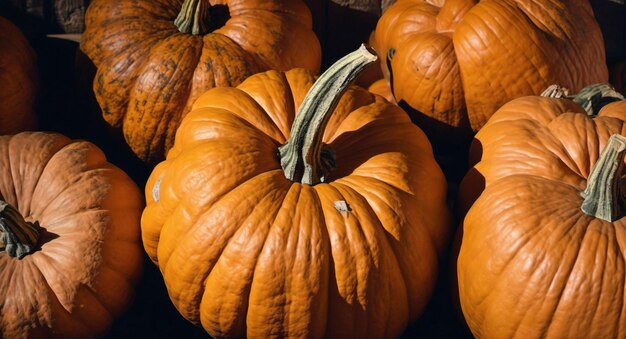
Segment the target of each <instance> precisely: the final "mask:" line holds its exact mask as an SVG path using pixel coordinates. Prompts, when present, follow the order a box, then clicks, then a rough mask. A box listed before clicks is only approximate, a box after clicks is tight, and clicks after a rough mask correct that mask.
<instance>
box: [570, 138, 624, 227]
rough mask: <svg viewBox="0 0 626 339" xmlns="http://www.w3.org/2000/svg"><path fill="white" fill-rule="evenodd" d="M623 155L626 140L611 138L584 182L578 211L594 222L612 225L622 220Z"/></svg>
mask: <svg viewBox="0 0 626 339" xmlns="http://www.w3.org/2000/svg"><path fill="white" fill-rule="evenodd" d="M624 154H626V137H623V136H621V135H619V134H614V135H612V136H611V137H610V138H609V141H608V142H607V144H606V146H605V147H604V150H603V151H602V153H601V154H600V158H598V161H597V162H596V164H595V165H593V168H592V170H591V173H590V174H589V178H588V179H587V188H586V189H585V191H584V192H583V193H582V196H583V198H584V200H583V203H582V205H581V209H582V210H583V212H585V214H587V215H591V216H595V217H596V218H599V219H602V220H606V221H615V220H617V219H619V218H621V217H622V216H623V211H624V207H623V206H624V197H623V196H622V187H621V186H622V185H621V183H622V167H623V166H624Z"/></svg>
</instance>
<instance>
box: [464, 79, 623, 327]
mask: <svg viewBox="0 0 626 339" xmlns="http://www.w3.org/2000/svg"><path fill="white" fill-rule="evenodd" d="M597 89H598V88H597V87H596V88H595V89H592V90H591V92H594V93H592V95H591V96H587V97H586V98H585V97H584V96H582V97H581V96H577V97H576V98H574V99H575V100H576V101H577V102H579V103H584V102H586V103H590V105H585V106H587V107H592V106H594V105H597V104H598V103H599V102H601V101H603V100H597V99H601V98H602V95H603V94H601V92H603V91H602V90H600V91H598V90H597ZM604 92H607V91H604ZM610 96H611V97H609V99H608V101H612V100H615V99H616V98H620V99H623V97H621V96H619V95H618V94H617V93H616V92H612V93H610ZM589 97H591V102H589V100H588V98H589ZM581 99H582V100H581ZM604 100H607V99H606V98H605V99H604ZM605 103H606V102H605ZM596 108H597V107H596ZM596 113H597V115H596V116H589V115H587V113H586V112H585V111H584V110H583V109H582V108H581V106H579V104H577V103H575V102H574V101H571V100H569V99H562V98H561V99H555V98H544V97H524V98H520V99H517V100H514V101H511V102H510V103H508V104H506V105H504V106H503V107H502V108H501V109H500V110H498V112H496V113H495V114H494V115H493V116H492V117H491V119H490V120H489V122H488V123H487V124H486V125H485V126H484V127H483V129H481V130H480V132H478V134H477V135H476V139H475V142H474V145H473V148H474V149H473V151H474V152H475V153H474V156H480V158H479V159H480V161H479V162H478V163H477V164H476V166H475V167H474V168H473V169H472V171H471V174H468V176H467V177H466V178H465V179H464V182H463V184H462V187H461V192H460V195H461V197H462V198H463V199H465V201H466V202H471V201H472V200H473V199H475V197H476V196H477V195H478V194H480V193H481V192H482V194H480V197H479V198H478V199H477V200H476V201H475V203H474V204H473V205H472V206H471V208H470V209H469V212H468V213H467V216H466V217H465V220H464V222H463V240H462V245H461V250H460V255H459V258H458V282H459V297H460V301H461V306H462V309H463V313H464V316H465V319H466V320H467V323H468V325H469V327H470V328H471V330H472V332H473V333H474V335H475V336H476V337H479V338H482V337H485V338H514V337H515V338H538V337H552V338H572V337H580V338H618V337H622V336H623V335H624V330H625V329H626V318H625V317H624V316H625V315H626V309H624V305H625V303H626V296H625V294H624V292H625V291H624V286H625V283H626V266H625V265H624V259H625V258H624V255H625V251H624V244H625V243H626V233H624V230H625V229H626V218H624V216H625V214H624V212H626V205H625V204H626V201H624V197H623V193H622V189H621V181H622V180H623V175H624V174H625V173H624V171H623V164H624V155H625V153H626V138H624V135H626V123H625V120H626V101H623V100H621V101H618V102H613V103H610V104H608V105H606V106H604V108H602V109H601V110H600V111H599V113H598V112H597V110H596ZM612 135H613V137H611V136H612ZM483 187H484V188H483ZM483 190H484V191H483Z"/></svg>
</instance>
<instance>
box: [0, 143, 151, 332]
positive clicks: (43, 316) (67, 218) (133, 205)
mask: <svg viewBox="0 0 626 339" xmlns="http://www.w3.org/2000/svg"><path fill="white" fill-rule="evenodd" d="M0 157H1V159H2V161H0V199H1V200H4V201H6V202H7V203H9V204H10V205H12V206H14V207H15V208H16V209H18V210H19V212H20V213H21V215H23V216H26V219H27V220H28V221H38V222H39V225H40V226H41V227H43V229H44V231H42V233H41V234H40V236H39V242H38V244H37V246H38V249H37V250H36V251H35V252H33V253H30V254H27V255H26V256H25V257H23V258H22V259H17V258H14V257H10V256H9V255H8V254H7V252H0V336H2V337H4V338H26V337H36V338H38V337H59V338H86V337H94V336H96V335H101V334H103V332H104V331H105V330H106V329H107V328H108V327H109V326H110V325H111V323H112V321H113V319H114V318H115V317H117V316H118V315H120V314H121V313H122V312H123V311H124V310H125V308H126V307H127V306H128V304H129V302H130V300H131V298H132V295H133V284H134V283H135V282H136V281H137V280H138V278H139V276H140V274H141V267H142V264H143V259H142V249H141V244H140V238H139V237H140V234H139V231H140V229H139V220H140V213H141V210H142V207H143V200H142V197H141V193H140V191H139V189H138V188H137V186H136V185H135V184H134V183H133V182H132V181H131V179H130V178H129V177H128V176H126V174H125V173H124V172H122V171H121V170H120V169H118V168H117V167H115V166H113V165H111V164H110V163H108V162H106V159H105V157H104V155H103V153H102V152H101V151H100V150H99V149H98V148H97V147H96V146H94V145H93V144H91V143H88V142H85V141H72V140H70V139H68V138H66V137H64V136H61V135H59V134H52V133H42V132H36V133H30V132H24V133H20V134H17V135H15V136H0ZM1 216H2V215H1V213H0V217H1Z"/></svg>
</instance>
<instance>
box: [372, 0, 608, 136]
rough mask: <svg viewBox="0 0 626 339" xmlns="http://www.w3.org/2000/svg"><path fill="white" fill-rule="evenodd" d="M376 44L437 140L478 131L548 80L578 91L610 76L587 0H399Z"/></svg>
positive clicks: (398, 90) (402, 94) (402, 93)
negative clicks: (501, 109)
mask: <svg viewBox="0 0 626 339" xmlns="http://www.w3.org/2000/svg"><path fill="white" fill-rule="evenodd" d="M376 44H377V47H378V54H379V56H380V58H381V59H382V60H384V59H385V58H386V57H387V53H388V51H389V50H390V49H394V50H395V53H394V54H393V58H392V60H391V70H392V75H391V81H393V90H394V95H395V98H396V100H397V101H398V102H401V101H404V102H406V103H407V104H408V105H409V106H410V107H412V108H413V109H414V110H416V111H418V112H420V113H421V114H423V118H421V120H423V121H424V123H423V126H424V128H430V129H431V131H432V132H433V133H435V135H438V138H442V139H443V138H450V135H449V134H445V133H448V132H450V131H454V130H457V131H459V130H467V129H468V127H469V126H470V125H471V128H472V129H473V130H474V131H478V130H479V129H480V128H481V127H482V126H483V125H484V124H485V123H486V122H487V120H488V119H489V117H490V116H491V115H492V114H493V113H494V112H495V111H496V110H497V109H498V108H499V107H500V106H502V105H503V104H505V103H507V102H508V101H510V100H512V99H515V98H517V97H521V96H525V95H538V94H540V93H541V92H542V91H543V90H544V89H545V88H546V87H547V86H549V85H551V84H553V83H558V84H560V85H561V86H563V87H567V88H569V89H570V90H572V91H574V92H576V91H578V90H580V89H581V88H582V87H584V86H587V85H589V84H592V83H598V82H606V81H607V79H608V73H607V67H606V64H605V55H604V44H603V40H602V34H601V32H600V28H599V26H598V24H597V23H596V22H595V19H594V16H593V12H592V9H591V6H590V5H589V3H588V2H587V1H579V0H497V1H496V0H483V1H478V0H399V1H397V2H396V3H395V4H394V5H392V6H391V7H390V8H389V9H388V10H387V12H385V14H384V15H383V16H382V17H381V19H380V20H379V22H378V25H377V26H376ZM384 64H385V63H383V65H384ZM418 114H419V113H418ZM431 118H432V119H431ZM445 126H447V127H448V128H447V129H446V128H444V127H445ZM450 127H452V128H453V129H452V130H451V129H450ZM442 133H443V134H442ZM448 141H450V139H449V140H448Z"/></svg>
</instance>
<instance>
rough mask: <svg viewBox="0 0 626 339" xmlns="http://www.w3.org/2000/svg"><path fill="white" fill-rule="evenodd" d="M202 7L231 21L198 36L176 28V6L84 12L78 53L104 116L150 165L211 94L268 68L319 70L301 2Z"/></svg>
mask: <svg viewBox="0 0 626 339" xmlns="http://www.w3.org/2000/svg"><path fill="white" fill-rule="evenodd" d="M207 3H209V4H210V6H213V8H219V6H227V8H228V11H229V15H230V18H229V19H228V21H226V23H225V24H224V25H223V26H222V27H219V28H217V29H215V30H213V31H212V32H210V33H207V34H198V35H192V34H185V33H181V32H180V31H179V30H178V28H177V26H175V25H174V21H175V19H176V17H177V15H178V13H179V12H180V11H181V6H182V1H166V0H162V1H156V2H155V1H151V0H140V1H129V0H121V1H109V0H96V1H93V2H92V3H91V5H90V6H89V8H88V10H87V13H86V18H85V25H86V29H85V32H84V34H83V38H82V41H81V50H82V51H83V52H84V53H85V54H86V55H87V56H88V57H89V58H90V59H91V60H92V61H93V63H94V65H95V66H96V67H97V68H98V71H97V74H96V76H95V79H94V92H95V96H96V99H97V101H98V103H99V104H100V106H101V108H102V113H103V117H104V119H105V120H106V121H107V122H108V123H109V124H110V125H112V126H114V127H121V128H122V129H123V132H124V137H125V139H126V141H127V143H128V144H129V146H130V147H131V148H132V149H133V151H134V152H135V154H137V156H138V157H139V158H141V159H142V160H144V161H146V162H147V163H149V164H155V163H156V162H158V161H160V160H162V159H163V158H164V156H165V154H166V152H167V150H169V149H170V148H171V146H172V144H173V142H174V135H175V131H176V128H177V127H178V125H179V123H180V120H181V119H182V117H183V116H185V115H186V114H187V112H189V110H190V108H191V104H192V103H193V102H194V101H195V100H196V98H198V96H199V95H200V94H201V93H203V92H204V91H206V90H208V89H209V88H212V87H217V86H235V85H237V84H239V83H240V82H241V81H243V80H244V79H245V78H246V77H248V76H250V75H252V74H254V73H257V72H260V71H263V70H267V69H277V70H287V69H291V68H294V67H304V68H309V69H311V70H313V71H318V70H319V67H320V63H321V51H320V45H319V42H318V40H317V38H316V36H315V34H314V33H313V31H312V29H311V14H310V12H309V10H308V8H307V7H306V5H305V4H304V3H303V2H302V1H299V0H296V1H291V0H290V1H286V0H271V1H267V0H229V1H216V0H212V1H209V2H207ZM222 8H223V7H222Z"/></svg>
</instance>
